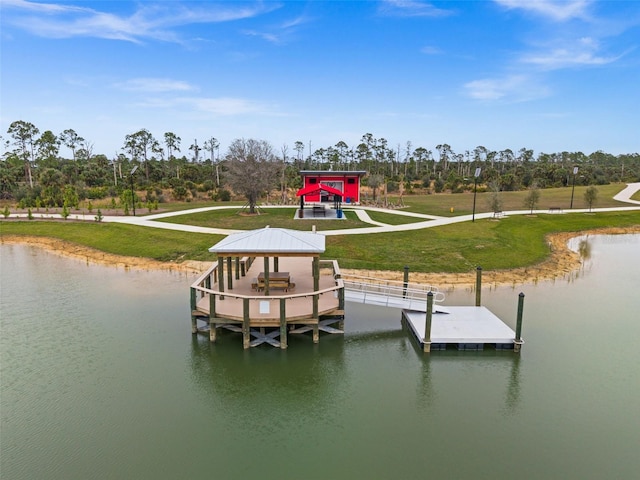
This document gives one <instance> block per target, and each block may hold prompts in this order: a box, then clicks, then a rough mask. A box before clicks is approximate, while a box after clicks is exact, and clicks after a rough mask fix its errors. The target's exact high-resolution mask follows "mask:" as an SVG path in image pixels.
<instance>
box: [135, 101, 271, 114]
mask: <svg viewBox="0 0 640 480" xmlns="http://www.w3.org/2000/svg"><path fill="white" fill-rule="evenodd" d="M136 105H137V106H138V107H146V108H161V109H173V110H175V109H179V110H183V111H191V112H201V113H207V114H213V115H221V116H236V115H269V116H274V115H275V116H281V115H282V114H281V113H279V112H278V111H277V108H276V107H274V106H271V105H267V104H265V103H262V102H258V101H254V100H250V99H247V98H238V97H216V98H212V97H176V98H149V99H146V100H144V101H142V102H138V103H137V104H136Z"/></svg>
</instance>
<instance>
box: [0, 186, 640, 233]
mask: <svg viewBox="0 0 640 480" xmlns="http://www.w3.org/2000/svg"><path fill="white" fill-rule="evenodd" d="M639 190H640V182H638V183H630V184H628V185H627V187H626V188H625V189H624V190H622V191H621V192H620V193H618V194H616V195H615V196H614V197H613V199H614V200H617V201H619V202H625V203H631V204H634V206H630V207H608V208H593V209H591V210H589V209H587V208H581V209H578V208H574V209H572V210H571V213H587V212H589V211H591V212H593V213H597V212H619V211H633V210H640V201H637V200H631V196H632V195H633V194H635V193H636V192H637V191H639ZM260 208H263V209H269V208H292V207H291V206H288V207H281V206H275V205H273V206H261V207H260ZM225 209H227V210H228V209H235V210H237V209H238V206H237V205H230V206H226V205H225V206H215V207H201V208H193V209H190V210H180V211H177V212H167V213H156V214H153V215H145V216H143V217H123V216H105V217H103V218H102V221H103V222H105V223H123V224H128V225H138V226H141V227H150V228H162V229H165V230H178V231H182V232H193V233H208V234H216V235H229V234H231V233H237V232H240V231H241V230H231V229H225V228H211V227H198V226H195V225H183V224H179V223H167V222H158V221H157V220H159V219H162V218H169V217H177V216H180V215H189V214H192V213H200V212H209V211H212V210H225ZM344 211H345V212H353V213H355V215H356V216H357V217H358V219H360V220H361V221H362V222H365V223H368V224H371V225H372V226H371V227H364V228H348V229H339V230H322V231H320V232H319V233H322V234H323V235H328V236H329V235H362V234H368V233H385V232H397V231H408V230H422V229H424V228H433V227H440V226H442V225H450V224H453V223H461V222H469V221H471V219H472V215H460V216H456V217H437V216H434V215H424V214H421V213H414V212H405V211H401V210H389V209H384V208H376V207H361V206H352V207H349V208H345V209H344ZM368 211H371V212H376V211H377V212H383V213H386V214H391V215H400V216H406V217H413V218H420V219H424V220H423V221H419V222H414V223H405V224H401V225H390V224H386V223H382V222H377V221H375V220H373V219H372V218H371V217H370V216H369V214H368V213H367V212H368ZM533 213H536V214H542V213H549V211H548V210H534V211H533ZM529 214H531V210H512V211H508V212H503V215H504V216H512V215H529ZM561 214H562V213H558V214H556V215H561ZM493 216H494V215H493V213H491V212H487V213H476V215H475V218H477V219H482V218H492V217H493ZM10 217H11V218H26V217H27V214H12V215H10ZM34 217H36V218H62V217H61V215H60V214H40V213H37V214H34ZM69 218H71V219H73V220H87V221H95V215H93V214H91V215H70V217H69Z"/></svg>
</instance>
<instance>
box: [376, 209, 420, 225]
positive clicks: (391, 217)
mask: <svg viewBox="0 0 640 480" xmlns="http://www.w3.org/2000/svg"><path fill="white" fill-rule="evenodd" d="M367 213H368V214H369V217H371V219H372V220H375V221H376V222H382V223H386V224H388V225H404V224H407V223H416V222H424V221H425V220H426V219H425V218H417V217H406V216H404V215H396V214H394V213H386V212H377V211H373V210H367Z"/></svg>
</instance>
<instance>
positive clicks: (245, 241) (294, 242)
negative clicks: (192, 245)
mask: <svg viewBox="0 0 640 480" xmlns="http://www.w3.org/2000/svg"><path fill="white" fill-rule="evenodd" d="M324 250H325V236H324V235H322V234H319V233H311V232H301V231H299V230H289V229H287V228H270V227H266V228H261V229H259V230H250V231H248V232H240V233H233V234H231V235H229V236H228V237H226V238H224V239H223V240H221V241H219V242H218V243H216V244H215V245H214V246H212V247H211V248H210V249H209V251H210V252H212V253H216V254H219V255H220V254H222V255H224V256H245V255H248V254H257V255H258V256H263V255H270V256H283V255H299V256H315V255H319V254H320V253H323V252H324Z"/></svg>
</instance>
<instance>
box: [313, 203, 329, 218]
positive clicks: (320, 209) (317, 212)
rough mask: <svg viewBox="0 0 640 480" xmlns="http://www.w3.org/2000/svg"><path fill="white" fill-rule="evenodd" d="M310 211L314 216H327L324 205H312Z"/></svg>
mask: <svg viewBox="0 0 640 480" xmlns="http://www.w3.org/2000/svg"><path fill="white" fill-rule="evenodd" d="M312 211H313V216H314V217H320V216H323V217H326V216H327V211H326V210H325V208H324V205H314V206H313V209H312Z"/></svg>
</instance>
